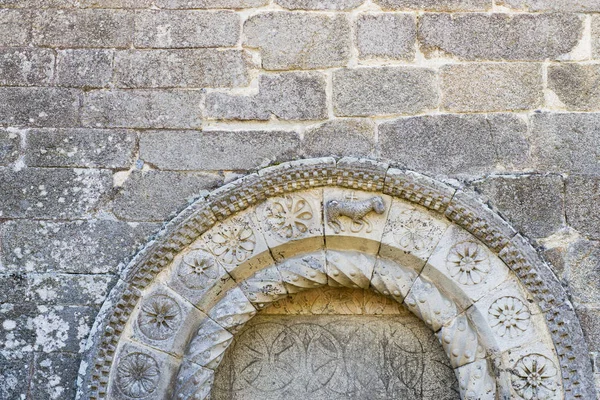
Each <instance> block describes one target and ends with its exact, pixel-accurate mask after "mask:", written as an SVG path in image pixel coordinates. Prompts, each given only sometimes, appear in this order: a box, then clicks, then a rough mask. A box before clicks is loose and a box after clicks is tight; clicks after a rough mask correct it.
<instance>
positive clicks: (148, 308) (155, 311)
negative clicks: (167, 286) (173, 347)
mask: <svg viewBox="0 0 600 400" xmlns="http://www.w3.org/2000/svg"><path fill="white" fill-rule="evenodd" d="M181 321H182V315H181V307H180V306H179V304H177V302H176V301H175V300H173V299H172V298H170V297H169V296H166V295H163V294H159V295H154V296H152V297H150V298H148V299H146V301H145V302H144V303H143V304H142V308H141V310H140V313H139V315H138V319H137V323H138V327H139V329H140V331H141V332H142V333H143V334H144V335H145V336H146V337H148V338H149V339H152V340H165V339H168V338H170V337H172V336H173V335H174V334H175V332H177V330H178V329H179V326H180V325H181Z"/></svg>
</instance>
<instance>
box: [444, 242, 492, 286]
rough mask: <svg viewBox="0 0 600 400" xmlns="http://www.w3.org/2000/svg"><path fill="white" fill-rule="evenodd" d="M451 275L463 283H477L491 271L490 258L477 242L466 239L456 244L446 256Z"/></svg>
mask: <svg viewBox="0 0 600 400" xmlns="http://www.w3.org/2000/svg"><path fill="white" fill-rule="evenodd" d="M446 266H447V268H448V271H449V273H450V276H451V277H452V278H453V279H454V280H455V281H457V282H458V283H460V284H461V285H477V284H478V283H481V282H482V281H483V280H484V279H485V277H486V276H487V274H488V273H489V272H490V260H489V257H488V255H487V253H486V251H485V249H484V248H483V246H482V245H480V244H479V243H477V242H472V241H466V242H461V243H458V244H456V245H454V246H453V247H452V248H451V249H450V252H449V253H448V256H447V257H446Z"/></svg>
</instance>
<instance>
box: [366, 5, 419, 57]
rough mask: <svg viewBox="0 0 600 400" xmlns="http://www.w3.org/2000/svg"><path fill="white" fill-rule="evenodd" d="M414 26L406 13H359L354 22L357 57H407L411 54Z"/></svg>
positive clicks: (413, 54)
mask: <svg viewBox="0 0 600 400" xmlns="http://www.w3.org/2000/svg"><path fill="white" fill-rule="evenodd" d="M416 40H417V27H416V22H415V18H414V16H412V15H410V14H391V13H385V14H384V13H378V14H361V15H359V17H358V21H357V26H356V43H357V47H358V53H359V56H360V58H362V59H369V58H389V59H396V60H411V59H413V58H414V56H415V51H416V49H415V46H416Z"/></svg>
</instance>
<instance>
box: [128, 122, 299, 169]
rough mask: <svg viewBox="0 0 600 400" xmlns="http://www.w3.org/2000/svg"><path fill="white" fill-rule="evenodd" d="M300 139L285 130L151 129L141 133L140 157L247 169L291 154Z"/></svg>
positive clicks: (171, 164)
mask: <svg viewBox="0 0 600 400" xmlns="http://www.w3.org/2000/svg"><path fill="white" fill-rule="evenodd" d="M299 142H300V140H299V138H298V135H297V134H296V133H295V132H284V131H235V132H228V131H213V132H207V131H205V132H199V131H175V132H173V131H153V132H144V133H143V134H142V135H141V137H140V159H141V160H143V161H146V162H148V163H150V164H152V165H154V166H156V167H158V168H160V169H170V170H205V171H207V170H208V171H211V170H212V171H219V170H225V171H231V170H249V169H253V168H258V167H260V166H265V165H269V164H271V163H273V162H281V161H284V160H289V159H290V158H294V156H297V148H298V145H299Z"/></svg>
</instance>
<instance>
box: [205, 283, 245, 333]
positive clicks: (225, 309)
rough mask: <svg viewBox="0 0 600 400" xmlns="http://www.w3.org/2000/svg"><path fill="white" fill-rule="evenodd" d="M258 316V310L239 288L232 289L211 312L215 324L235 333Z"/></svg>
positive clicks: (210, 315)
mask: <svg viewBox="0 0 600 400" xmlns="http://www.w3.org/2000/svg"><path fill="white" fill-rule="evenodd" d="M255 315H256V308H254V306H253V305H252V303H251V302H250V301H249V300H248V298H246V296H245V295H244V293H243V292H242V290H241V289H240V288H239V287H236V288H234V289H231V290H230V291H229V292H227V294H226V295H225V297H223V298H222V299H221V301H219V302H218V303H217V304H216V305H215V306H214V308H213V309H212V310H211V311H210V312H209V314H208V316H209V317H210V318H212V319H213V320H214V321H215V322H217V323H218V324H219V325H221V326H222V327H223V328H225V329H227V330H228V331H229V332H231V333H234V334H235V332H237V330H239V329H241V328H242V327H243V326H244V324H245V323H246V322H248V320H250V318H252V317H254V316H255Z"/></svg>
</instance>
